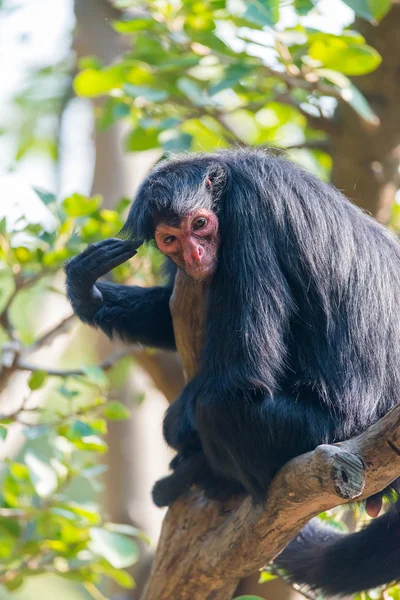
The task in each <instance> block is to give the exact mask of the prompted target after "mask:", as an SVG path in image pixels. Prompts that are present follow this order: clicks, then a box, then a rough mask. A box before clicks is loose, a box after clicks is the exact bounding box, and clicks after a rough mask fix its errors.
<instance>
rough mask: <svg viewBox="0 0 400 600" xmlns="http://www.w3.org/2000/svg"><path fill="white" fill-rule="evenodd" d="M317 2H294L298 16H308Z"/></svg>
mask: <svg viewBox="0 0 400 600" xmlns="http://www.w3.org/2000/svg"><path fill="white" fill-rule="evenodd" d="M315 4H316V2H315V0H314V1H313V0H294V9H295V11H296V12H297V14H298V15H300V16H301V17H303V16H304V15H307V14H308V13H309V12H310V10H312V9H313V8H314V6H315Z"/></svg>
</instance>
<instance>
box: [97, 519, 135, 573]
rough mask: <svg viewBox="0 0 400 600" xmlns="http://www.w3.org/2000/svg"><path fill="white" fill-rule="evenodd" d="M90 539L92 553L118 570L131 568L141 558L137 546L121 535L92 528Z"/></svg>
mask: <svg viewBox="0 0 400 600" xmlns="http://www.w3.org/2000/svg"><path fill="white" fill-rule="evenodd" d="M90 538H91V542H90V544H89V546H90V549H91V550H92V552H94V554H97V555H98V556H102V557H103V558H105V559H106V560H107V561H108V562H109V563H110V565H111V566H113V567H115V568H116V569H125V568H126V567H130V566H131V565H133V564H135V562H136V561H137V559H138V557H139V550H138V547H137V544H135V542H133V541H132V540H131V539H130V538H128V537H125V536H123V535H120V534H119V533H112V532H111V531H106V530H105V529H101V528H100V527H92V528H91V529H90Z"/></svg>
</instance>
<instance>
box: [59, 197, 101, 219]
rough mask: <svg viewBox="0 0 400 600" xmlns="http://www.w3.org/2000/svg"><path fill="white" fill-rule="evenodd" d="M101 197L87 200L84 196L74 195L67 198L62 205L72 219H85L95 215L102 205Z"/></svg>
mask: <svg viewBox="0 0 400 600" xmlns="http://www.w3.org/2000/svg"><path fill="white" fill-rule="evenodd" d="M102 201H103V200H102V197H101V196H94V197H93V198H87V197H86V196H82V194H72V196H69V197H68V198H65V200H64V201H63V203H62V205H63V207H64V210H65V212H66V213H67V215H68V216H70V217H83V216H87V215H90V214H92V213H94V212H95V211H96V210H97V209H98V208H100V206H101V204H102Z"/></svg>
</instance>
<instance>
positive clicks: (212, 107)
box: [74, 0, 389, 176]
mask: <svg viewBox="0 0 400 600" xmlns="http://www.w3.org/2000/svg"><path fill="white" fill-rule="evenodd" d="M117 4H118V3H117ZM347 4H348V5H349V6H351V7H352V8H353V9H354V10H355V12H356V13H357V14H359V15H360V16H362V17H364V18H367V19H369V20H375V21H376V20H379V19H380V18H382V17H383V16H384V15H385V14H386V12H387V10H388V9H389V2H388V3H385V2H384V3H376V2H374V1H373V0H368V1H367V0H365V1H364V0H362V2H361V1H360V2H359V1H358V0H357V1H354V2H353V1H349V2H348V3H347ZM123 6H124V7H132V8H133V9H134V10H133V12H132V14H131V15H130V16H127V17H126V18H125V19H122V20H120V21H116V22H114V23H113V27H114V29H115V30H116V31H117V32H118V33H120V34H121V35H123V36H124V37H126V38H127V40H126V41H127V43H128V44H129V43H130V44H131V46H132V49H131V50H128V51H127V52H126V53H125V55H123V56H122V58H121V59H120V61H119V62H118V63H117V64H114V65H112V66H111V67H110V66H103V65H101V64H99V62H98V60H97V59H96V60H91V59H85V60H84V61H82V63H81V71H80V72H79V74H78V75H77V77H76V78H75V82H74V86H75V91H76V93H77V94H79V95H82V96H87V97H95V96H101V95H105V96H107V100H106V102H105V103H104V105H103V107H102V110H101V115H100V123H101V125H102V126H104V127H106V126H109V125H111V124H113V123H115V122H116V121H117V120H120V119H124V120H126V121H127V122H129V123H130V125H131V131H130V132H129V134H128V136H127V138H126V150H127V151H139V150H148V149H150V148H158V147H161V148H163V150H164V151H165V152H181V151H186V150H206V151H207V150H211V149H215V148H218V147H219V148H221V147H225V146H227V145H229V144H231V143H236V142H238V141H239V142H240V143H245V144H250V145H259V144H275V145H280V146H284V147H289V148H290V147H291V146H296V147H297V146H298V145H301V143H304V144H305V145H307V142H312V141H315V139H316V137H318V135H319V138H318V139H319V140H321V134H316V132H315V126H317V124H316V122H317V121H318V118H315V119H314V123H313V124H312V125H311V126H310V121H311V119H310V118H309V116H310V115H313V116H314V117H320V122H321V127H322V128H323V124H324V119H323V118H321V117H325V116H326V115H325V112H326V111H325V108H324V106H325V103H324V98H326V97H327V96H331V97H332V98H334V99H336V100H338V101H344V102H347V103H348V104H350V106H351V107H352V108H353V109H354V111H355V113H356V115H358V118H361V119H364V120H366V121H368V122H370V123H372V124H374V123H377V118H376V116H375V115H374V113H373V111H372V110H371V108H370V107H369V105H368V103H367V101H366V100H365V98H364V97H363V96H362V94H361V93H360V92H359V91H358V90H357V88H356V86H355V85H354V84H353V83H351V82H350V80H349V79H348V78H347V75H352V76H353V75H363V74H366V73H369V72H370V71H373V70H374V69H375V68H377V67H378V66H379V63H380V60H381V58H380V56H379V54H378V53H377V51H376V50H375V49H373V48H371V47H370V46H368V45H367V44H366V43H365V40H364V39H363V37H362V36H361V35H360V34H358V33H357V32H355V31H352V30H350V29H346V30H344V31H343V32H342V34H341V35H333V34H328V33H324V32H322V31H317V30H315V29H311V28H310V27H308V26H307V25H306V24H304V23H303V17H304V16H305V15H307V14H309V13H310V11H317V10H318V2H316V1H311V0H306V1H304V0H302V1H299V0H296V1H295V2H293V4H292V10H293V13H294V14H295V15H297V23H296V24H295V25H293V26H290V27H287V28H285V29H284V30H283V31H282V28H281V27H276V24H277V23H278V21H279V19H280V15H281V8H282V3H281V2H279V0H260V1H258V0H257V1H256V0H254V1H251V2H225V1H224V0H207V1H205V2H195V3H193V2H190V1H189V0H181V1H180V2H176V3H170V2H168V1H167V0H161V1H160V2H140V1H135V2H133V1H131V2H125V3H123ZM132 15H133V16H132ZM355 118H357V117H356V116H355ZM322 139H323V138H322ZM311 145H312V144H311ZM313 153H314V154H313V156H314V161H315V164H314V168H315V170H318V171H319V174H321V172H322V173H323V172H324V170H325V176H326V168H327V167H328V166H329V158H328V157H327V155H325V157H321V154H322V155H323V152H321V150H319V149H315V150H313ZM317 163H318V166H317ZM310 164H311V163H310V161H309V164H308V166H310Z"/></svg>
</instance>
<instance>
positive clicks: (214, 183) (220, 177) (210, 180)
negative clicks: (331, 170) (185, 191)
mask: <svg viewBox="0 0 400 600" xmlns="http://www.w3.org/2000/svg"><path fill="white" fill-rule="evenodd" d="M227 177H228V173H227V170H226V169H225V168H224V167H223V165H221V164H218V163H216V164H214V165H212V166H211V168H210V169H209V170H208V171H207V173H206V176H205V179H204V185H205V187H206V189H207V190H209V191H210V192H213V193H215V192H221V191H222V189H223V188H224V186H225V184H226V180H227Z"/></svg>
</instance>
